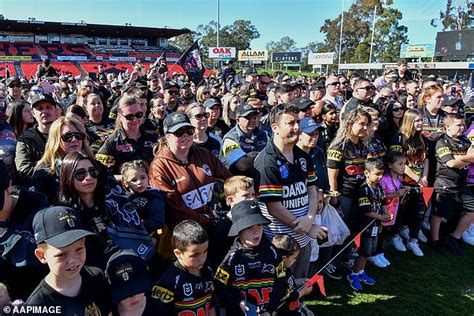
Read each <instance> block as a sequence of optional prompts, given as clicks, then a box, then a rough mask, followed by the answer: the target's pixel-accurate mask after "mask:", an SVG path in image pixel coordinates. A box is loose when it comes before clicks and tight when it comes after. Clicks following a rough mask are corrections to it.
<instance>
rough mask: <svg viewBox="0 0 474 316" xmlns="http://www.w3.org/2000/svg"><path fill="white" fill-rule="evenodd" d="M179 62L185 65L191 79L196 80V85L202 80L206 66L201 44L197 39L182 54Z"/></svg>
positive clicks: (184, 67) (182, 65)
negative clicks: (202, 59)
mask: <svg viewBox="0 0 474 316" xmlns="http://www.w3.org/2000/svg"><path fill="white" fill-rule="evenodd" d="M178 64H179V65H180V66H181V67H183V69H184V71H185V72H186V75H188V77H189V80H191V81H192V82H194V84H195V85H198V84H199V83H200V82H201V80H202V76H203V75H204V66H203V64H202V61H201V55H200V54H199V44H198V42H197V41H195V42H194V44H193V45H191V47H190V48H189V49H188V50H187V51H186V52H185V53H184V54H183V55H182V56H181V58H180V59H179V60H178Z"/></svg>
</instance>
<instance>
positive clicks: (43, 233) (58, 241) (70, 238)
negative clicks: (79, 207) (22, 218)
mask: <svg viewBox="0 0 474 316" xmlns="http://www.w3.org/2000/svg"><path fill="white" fill-rule="evenodd" d="M79 218H80V217H79V214H78V212H77V211H76V210H74V209H71V208H68V207H62V206H53V207H48V208H45V209H43V210H41V211H40V212H38V213H37V214H36V215H35V217H34V219H33V230H34V232H35V240H36V243H37V244H38V248H36V250H35V256H36V257H37V258H38V260H39V261H40V262H41V263H43V264H47V265H48V268H49V273H48V275H47V276H46V277H45V278H44V279H43V280H42V281H41V282H40V284H39V285H38V286H37V287H36V289H35V290H34V291H33V293H32V294H31V295H30V297H29V298H28V300H27V302H26V304H27V305H41V306H60V308H61V314H64V315H107V314H108V313H109V312H110V304H109V291H108V286H107V282H106V280H105V277H104V274H103V272H102V270H100V269H98V268H95V267H84V262H85V261H86V248H85V237H87V236H90V235H94V234H93V233H91V232H89V231H86V230H84V229H83V226H82V223H81V222H80V220H79Z"/></svg>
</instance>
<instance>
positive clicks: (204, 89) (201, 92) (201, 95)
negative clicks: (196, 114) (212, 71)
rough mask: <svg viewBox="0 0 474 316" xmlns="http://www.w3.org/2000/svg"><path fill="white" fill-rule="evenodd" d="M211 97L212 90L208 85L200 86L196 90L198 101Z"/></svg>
mask: <svg viewBox="0 0 474 316" xmlns="http://www.w3.org/2000/svg"><path fill="white" fill-rule="evenodd" d="M210 97H211V90H210V89H209V87H208V86H206V85H203V86H199V88H197V91H196V100H197V101H198V102H204V101H206V100H208V99H209V98H210Z"/></svg>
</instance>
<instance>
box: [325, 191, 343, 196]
mask: <svg viewBox="0 0 474 316" xmlns="http://www.w3.org/2000/svg"><path fill="white" fill-rule="evenodd" d="M328 195H329V196H330V197H338V196H339V195H341V193H340V192H339V191H329V193H328Z"/></svg>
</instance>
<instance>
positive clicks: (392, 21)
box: [318, 0, 408, 63]
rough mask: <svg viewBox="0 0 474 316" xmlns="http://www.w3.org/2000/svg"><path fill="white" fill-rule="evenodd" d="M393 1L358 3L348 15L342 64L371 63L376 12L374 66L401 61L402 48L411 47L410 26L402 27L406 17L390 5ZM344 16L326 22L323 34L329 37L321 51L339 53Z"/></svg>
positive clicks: (345, 25)
mask: <svg viewBox="0 0 474 316" xmlns="http://www.w3.org/2000/svg"><path fill="white" fill-rule="evenodd" d="M392 3H393V1H392V0H386V1H385V4H382V1H381V0H357V1H356V3H354V4H352V5H351V6H350V8H349V10H348V11H347V12H344V24H343V30H342V52H341V63H367V62H368V61H369V55H370V42H371V36H372V20H373V16H374V8H375V7H376V8H377V9H376V10H377V19H376V25H375V33H374V46H373V56H372V62H393V61H395V60H397V59H398V58H399V54H400V46H401V44H402V43H408V37H407V32H408V29H407V27H406V26H403V25H400V20H401V19H402V13H401V12H400V11H399V10H397V9H394V8H391V7H390V6H389V5H391V4H392ZM340 28H341V15H339V16H338V17H336V18H335V19H333V20H330V19H326V20H325V21H324V24H323V26H321V29H320V31H321V32H322V33H324V34H325V35H326V39H325V40H324V45H323V46H322V47H320V48H318V49H320V51H321V50H323V51H325V52H336V54H338V53H339V34H340Z"/></svg>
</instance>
